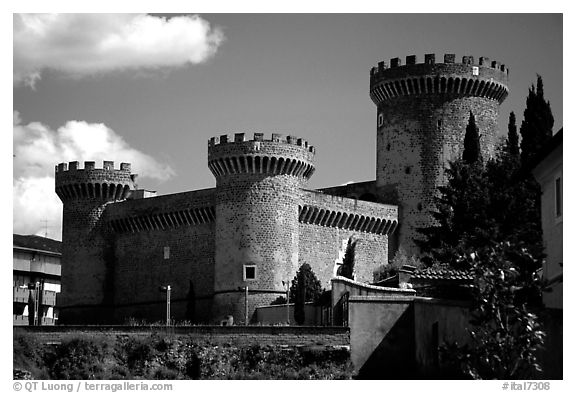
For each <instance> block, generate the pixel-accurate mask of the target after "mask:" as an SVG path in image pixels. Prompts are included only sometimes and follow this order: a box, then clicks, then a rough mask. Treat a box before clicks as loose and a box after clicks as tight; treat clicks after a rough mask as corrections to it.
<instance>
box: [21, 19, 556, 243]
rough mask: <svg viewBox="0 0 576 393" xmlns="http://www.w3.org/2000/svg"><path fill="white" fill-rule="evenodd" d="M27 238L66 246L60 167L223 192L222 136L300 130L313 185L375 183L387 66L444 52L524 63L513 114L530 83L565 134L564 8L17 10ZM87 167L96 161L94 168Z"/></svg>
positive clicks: (506, 106)
mask: <svg viewBox="0 0 576 393" xmlns="http://www.w3.org/2000/svg"><path fill="white" fill-rule="evenodd" d="M13 22H14V27H13V155H14V157H13V231H14V233H19V234H38V235H42V236H44V235H46V234H47V235H48V236H49V237H52V238H55V239H60V238H61V215H62V204H61V202H60V201H59V199H58V197H57V196H56V194H55V193H54V165H56V164H58V163H59V162H68V161H80V162H83V161H96V164H97V166H100V167H101V165H102V161H103V160H113V161H115V163H116V168H118V167H119V164H120V162H131V163H132V171H133V173H138V175H139V177H138V185H139V187H140V188H144V189H147V190H155V191H157V192H158V194H159V195H165V194H170V193H174V192H182V191H189V190H195V189H201V188H210V187H214V186H215V180H214V177H213V176H212V174H211V173H210V171H209V170H208V167H207V141H208V139H209V138H210V137H211V136H217V135H221V134H232V133H235V132H246V133H248V134H251V133H253V132H264V133H265V134H266V135H270V134H271V133H272V132H278V133H284V134H291V135H297V136H299V137H303V138H305V139H307V140H308V141H309V142H310V143H311V144H312V145H314V146H316V171H315V173H314V175H313V177H312V179H311V180H310V182H309V184H308V186H309V188H320V187H328V186H335V185H339V184H344V183H347V182H358V181H366V180H374V179H375V170H376V167H375V163H376V145H375V142H376V124H375V122H376V108H375V105H374V104H373V103H372V101H371V100H370V98H369V95H368V88H369V71H370V68H371V67H372V66H375V65H376V64H377V63H378V62H379V61H381V60H385V61H387V62H388V61H389V60H390V58H393V57H400V58H402V60H403V62H404V59H405V57H406V56H407V55H412V54H415V55H417V56H418V61H419V62H421V61H423V59H424V54H426V53H435V54H436V59H437V60H438V61H442V58H443V54H444V53H455V54H456V57H457V59H461V58H462V56H464V55H472V56H474V57H475V58H476V59H477V58H478V57H480V56H487V57H489V58H490V59H492V60H498V61H500V62H502V63H504V64H506V66H507V67H508V68H509V69H510V82H509V85H508V86H509V88H510V94H509V96H508V98H507V99H506V101H505V102H504V103H503V104H502V106H501V114H500V128H501V135H504V134H505V132H506V128H507V123H508V115H509V113H510V111H514V112H515V114H516V117H517V122H518V125H520V123H521V121H522V119H523V111H524V107H525V99H526V96H527V94H528V89H529V87H530V86H531V85H532V84H534V83H535V82H536V75H537V74H539V75H541V76H542V78H543V81H544V93H545V97H546V99H548V100H549V101H550V104H551V107H552V111H553V114H554V117H555V125H554V129H555V130H558V129H560V128H561V127H562V126H563V111H562V108H563V101H562V100H563V67H562V63H563V52H562V48H563V17H562V14H283V15H280V14H194V15H178V16H176V15H170V16H166V15H156V14H154V15H146V14H134V15H132V14H121V15H111V14H67V15H15V16H14V21H13ZM81 166H83V164H81Z"/></svg>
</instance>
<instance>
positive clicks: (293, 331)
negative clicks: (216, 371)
mask: <svg viewBox="0 0 576 393" xmlns="http://www.w3.org/2000/svg"><path fill="white" fill-rule="evenodd" d="M13 332H14V335H15V336H16V335H17V334H33V335H34V337H35V338H36V339H38V340H39V341H40V342H41V343H59V342H62V341H66V340H67V339H72V338H76V337H82V338H88V339H90V338H95V337H103V338H110V339H111V340H112V339H114V338H115V337H117V336H126V335H129V336H149V335H152V334H154V333H156V334H169V335H173V336H183V337H184V336H185V337H188V338H193V339H196V340H198V341H207V342H210V343H213V344H225V343H227V344H231V345H238V346H250V345H254V344H259V345H286V346H311V345H314V346H316V345H319V346H348V345H350V330H349V329H348V328H346V327H339V326H330V327H328V326H189V327H188V326H187V327H170V328H166V327H161V326H153V327H152V326H14V327H13Z"/></svg>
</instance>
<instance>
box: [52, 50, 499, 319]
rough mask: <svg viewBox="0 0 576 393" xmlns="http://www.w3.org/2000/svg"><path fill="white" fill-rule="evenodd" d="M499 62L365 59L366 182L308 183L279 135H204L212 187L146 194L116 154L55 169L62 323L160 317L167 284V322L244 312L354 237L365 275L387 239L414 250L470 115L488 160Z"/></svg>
mask: <svg viewBox="0 0 576 393" xmlns="http://www.w3.org/2000/svg"><path fill="white" fill-rule="evenodd" d="M507 80H508V69H507V68H506V67H505V65H503V64H500V63H498V62H496V61H490V60H489V59H488V58H486V57H480V58H479V60H478V62H475V61H474V58H473V57H471V56H464V57H463V58H462V62H460V63H457V62H456V61H455V55H453V54H446V55H445V56H444V62H443V63H436V61H435V56H434V55H432V54H427V55H425V58H424V63H418V62H417V59H416V56H407V57H406V64H405V65H402V64H401V60H400V59H399V58H394V59H391V61H390V64H389V65H388V64H386V63H385V62H380V63H378V66H377V67H374V68H372V70H371V71H370V97H371V99H372V101H373V102H374V103H375V104H376V107H377V111H376V130H377V136H376V154H377V168H376V180H375V181H370V182H362V183H353V184H347V185H344V186H338V187H331V188H325V189H321V190H309V189H307V188H306V184H307V181H308V179H310V177H311V176H312V174H313V173H314V168H315V166H314V165H315V164H314V154H315V148H314V147H313V146H311V145H310V144H309V143H308V141H306V140H305V139H302V138H298V137H295V136H292V135H288V136H283V135H280V134H272V135H271V136H264V134H261V133H254V134H253V135H246V134H244V133H236V134H234V135H222V136H219V137H214V138H210V140H209V141H208V168H209V169H210V171H211V172H212V173H213V174H214V176H215V178H216V187H214V188H210V189H204V190H197V191H189V192H183V193H177V194H171V195H162V196H153V197H148V196H149V195H148V194H149V193H148V192H146V191H144V190H139V189H137V186H136V184H135V180H136V175H135V174H132V173H131V166H130V164H128V163H121V164H120V168H119V169H116V168H114V163H113V162H111V161H104V164H103V167H102V168H96V166H95V163H94V162H91V161H87V162H85V163H84V168H83V169H81V168H80V166H79V163H78V162H77V161H75V162H70V163H68V164H66V163H61V164H58V165H57V166H56V193H57V194H58V196H59V197H60V199H61V200H62V202H63V229H62V242H63V247H62V294H61V297H60V298H59V306H60V321H61V322H62V323H107V322H108V323H110V322H116V323H118V322H122V321H123V320H126V319H127V318H145V319H148V320H160V319H162V318H163V317H164V315H165V314H164V313H165V301H166V300H165V296H166V295H165V294H163V293H161V292H160V291H159V286H161V285H164V286H166V285H170V286H171V288H172V291H171V302H172V317H173V318H175V319H177V320H183V319H193V320H194V321H196V322H207V323H210V322H214V321H219V320H221V319H222V318H224V317H225V316H227V315H232V316H234V318H235V319H236V320H237V321H242V320H243V319H244V307H245V303H244V302H245V298H244V296H245V293H246V292H245V291H246V288H248V295H247V296H248V305H249V314H252V313H253V311H254V309H255V307H257V306H262V305H268V304H270V302H272V301H273V300H274V299H276V298H277V297H278V296H281V295H284V294H285V287H284V286H283V281H289V280H292V278H293V277H294V276H295V274H296V271H297V270H298V267H299V266H300V265H301V264H303V263H308V264H310V266H311V267H312V270H313V271H314V272H315V274H316V275H317V277H318V278H319V279H320V281H321V283H322V285H323V287H324V288H326V289H329V288H330V280H331V278H332V277H334V276H335V275H336V272H337V269H338V267H339V265H340V264H341V263H342V257H343V255H344V252H345V249H346V244H347V242H348V240H349V239H350V238H353V239H354V240H356V241H357V245H356V249H355V269H354V274H355V279H356V280H357V281H361V282H371V281H372V280H373V275H374V272H375V271H376V270H377V269H378V268H379V267H381V266H382V265H386V264H387V263H388V260H389V256H390V255H393V253H394V252H395V250H397V249H398V247H403V248H404V249H406V250H407V251H408V252H410V253H417V252H418V250H417V247H416V246H415V244H414V242H413V240H414V239H415V238H417V236H418V233H417V231H416V229H417V228H419V227H424V226H429V225H430V224H431V223H432V222H433V221H432V218H431V217H430V215H429V211H430V210H432V209H433V207H434V205H433V198H434V195H435V193H436V187H437V186H438V185H440V184H442V183H443V182H445V178H444V168H445V167H446V165H447V162H448V161H450V160H452V159H454V158H456V157H458V156H460V155H461V152H462V149H463V139H464V132H465V129H466V125H467V123H468V119H469V115H470V113H473V114H474V116H475V118H476V123H477V125H478V127H479V129H480V132H481V144H482V151H483V154H484V156H485V157H489V156H492V155H493V152H494V146H495V143H496V133H497V118H498V111H499V105H500V103H502V101H503V100H504V99H505V98H506V96H507V95H508V87H507V85H506V84H507Z"/></svg>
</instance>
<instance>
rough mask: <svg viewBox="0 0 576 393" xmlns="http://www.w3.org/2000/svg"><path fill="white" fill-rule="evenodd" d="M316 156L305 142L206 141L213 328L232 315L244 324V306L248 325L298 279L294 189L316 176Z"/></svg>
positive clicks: (278, 138)
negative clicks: (212, 215)
mask: <svg viewBox="0 0 576 393" xmlns="http://www.w3.org/2000/svg"><path fill="white" fill-rule="evenodd" d="M314 152H315V150H314V147H313V146H309V145H308V142H307V141H305V140H304V139H302V138H297V137H294V136H283V135H280V134H272V136H271V138H269V139H265V138H264V135H263V134H261V133H255V134H254V135H253V138H252V139H250V140H247V139H246V135H245V134H243V133H237V134H235V135H234V137H233V138H232V137H231V136H228V135H223V136H220V137H217V138H211V139H210V140H209V142H208V167H209V168H210V170H211V171H212V173H213V174H214V176H215V177H216V194H215V195H216V196H215V208H216V231H215V240H214V244H215V258H214V262H215V271H216V274H215V281H214V293H215V296H214V315H213V316H214V317H215V318H216V320H219V319H223V318H224V317H226V315H232V316H233V317H234V320H235V321H244V319H245V318H246V315H245V307H246V304H247V305H248V316H247V318H248V319H251V318H252V315H253V313H254V310H255V308H256V307H258V306H262V305H268V304H270V302H271V301H273V300H274V299H275V298H276V297H278V296H279V295H281V294H283V293H284V289H283V286H282V281H283V280H287V279H290V278H291V277H293V276H294V274H295V273H296V269H297V267H298V252H299V246H298V243H299V237H298V213H299V210H298V207H299V202H300V188H301V186H302V185H303V184H304V183H305V182H306V181H307V180H308V179H309V177H310V176H311V175H312V173H313V171H314V166H313V158H314ZM246 266H250V268H251V269H252V268H254V269H255V278H254V279H252V278H250V277H245V275H244V272H245V268H246ZM245 287H248V288H249V290H248V295H246V294H245V292H244V288H245ZM246 297H248V298H246Z"/></svg>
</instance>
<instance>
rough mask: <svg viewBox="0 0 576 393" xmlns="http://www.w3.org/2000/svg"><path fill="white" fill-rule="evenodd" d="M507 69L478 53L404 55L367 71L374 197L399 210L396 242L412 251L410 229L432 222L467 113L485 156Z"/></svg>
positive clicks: (503, 93) (494, 129) (490, 151)
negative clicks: (438, 58) (372, 110)
mask: <svg viewBox="0 0 576 393" xmlns="http://www.w3.org/2000/svg"><path fill="white" fill-rule="evenodd" d="M507 81H508V69H507V68H506V67H505V65H504V64H500V63H498V62H496V61H492V62H491V61H490V60H489V59H488V58H486V57H480V59H479V61H478V62H477V63H475V62H474V58H473V57H472V56H464V57H463V58H462V62H461V63H456V62H455V55H453V54H446V55H444V63H436V62H435V56H434V55H433V54H427V55H425V56H424V63H418V62H417V60H416V56H407V57H406V65H404V66H402V65H401V60H400V59H399V58H394V59H391V60H390V66H389V67H388V65H387V64H386V63H385V62H383V61H382V62H380V63H378V67H374V68H372V70H371V71H370V98H371V99H372V101H374V103H375V104H376V107H377V116H376V122H377V150H376V151H377V153H376V154H377V158H376V163H377V167H376V186H377V190H378V196H379V198H380V201H381V202H388V203H395V204H398V207H399V212H398V215H399V223H400V226H399V233H398V236H399V237H398V242H399V246H400V247H403V248H404V249H405V250H406V251H408V252H409V253H414V254H417V253H418V248H417V247H416V245H415V244H414V242H413V240H414V239H415V238H420V236H419V234H418V233H417V231H416V229H417V228H421V227H426V226H430V225H431V224H432V223H433V222H434V221H433V219H432V217H431V216H430V214H429V212H430V210H433V209H434V196H435V195H437V194H436V188H437V186H439V185H441V184H443V183H444V182H445V180H446V179H445V176H444V169H445V167H446V166H447V163H448V161H451V160H454V159H455V158H457V157H461V155H462V150H463V145H464V134H465V131H466V125H467V124H468V119H469V117H470V112H472V113H473V114H474V117H475V119H476V125H477V126H478V128H479V131H480V138H481V139H480V143H481V148H482V154H483V157H484V159H487V158H488V157H491V156H492V155H493V153H494V147H495V144H496V134H497V130H498V124H497V121H498V114H499V106H500V104H501V103H502V101H504V99H505V98H506V96H507V95H508V87H507Z"/></svg>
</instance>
